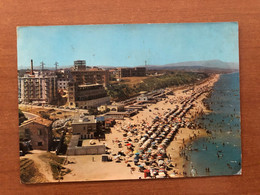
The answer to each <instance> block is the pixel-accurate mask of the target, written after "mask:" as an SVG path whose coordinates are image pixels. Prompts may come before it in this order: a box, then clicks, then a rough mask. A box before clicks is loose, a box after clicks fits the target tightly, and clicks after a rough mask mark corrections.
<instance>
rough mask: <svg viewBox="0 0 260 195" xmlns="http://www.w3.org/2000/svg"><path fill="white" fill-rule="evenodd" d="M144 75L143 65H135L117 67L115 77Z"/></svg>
mask: <svg viewBox="0 0 260 195" xmlns="http://www.w3.org/2000/svg"><path fill="white" fill-rule="evenodd" d="M141 76H146V68H145V67H135V68H117V71H116V77H117V78H122V77H141Z"/></svg>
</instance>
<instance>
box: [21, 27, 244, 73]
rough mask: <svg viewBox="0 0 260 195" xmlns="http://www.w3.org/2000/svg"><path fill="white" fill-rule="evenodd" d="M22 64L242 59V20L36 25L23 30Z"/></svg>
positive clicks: (154, 63) (50, 65)
mask: <svg viewBox="0 0 260 195" xmlns="http://www.w3.org/2000/svg"><path fill="white" fill-rule="evenodd" d="M17 50H18V68H19V69H21V68H29V67H30V60H31V59H33V60H34V65H35V66H36V67H37V66H39V65H40V62H41V61H43V62H44V63H45V64H46V67H54V65H53V64H54V63H55V62H56V61H57V62H58V63H59V67H62V66H69V65H73V61H74V60H78V59H82V60H86V62H87V65H89V66H98V65H102V66H129V67H134V66H139V65H144V64H145V61H147V64H150V65H164V64H170V63H176V62H185V61H202V60H215V59H217V60H222V61H225V62H235V63H238V61H239V57H238V24H237V23H236V22H224V23H186V24H185V23H183V24H117V25H72V26H31V27H18V29H17Z"/></svg>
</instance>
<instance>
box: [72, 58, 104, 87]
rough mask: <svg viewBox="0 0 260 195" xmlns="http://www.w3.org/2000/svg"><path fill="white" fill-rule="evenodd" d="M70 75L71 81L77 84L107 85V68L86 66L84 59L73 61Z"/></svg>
mask: <svg viewBox="0 0 260 195" xmlns="http://www.w3.org/2000/svg"><path fill="white" fill-rule="evenodd" d="M71 76H72V80H73V82H75V83H78V84H102V85H103V86H107V85H108V82H109V71H108V70H103V69H101V68H97V67H94V68H90V67H87V66H86V61H85V60H77V61H74V67H73V68H72V70H71Z"/></svg>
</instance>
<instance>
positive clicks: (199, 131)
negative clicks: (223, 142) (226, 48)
mask: <svg viewBox="0 0 260 195" xmlns="http://www.w3.org/2000/svg"><path fill="white" fill-rule="evenodd" d="M216 76H217V78H216V80H215V81H214V82H213V83H212V86H211V91H210V92H208V93H205V94H203V95H202V96H201V97H199V98H198V99H197V102H199V105H198V104H196V106H195V108H193V109H191V110H190V111H191V112H195V113H196V110H198V108H201V111H202V112H201V113H199V114H198V115H196V116H195V117H194V118H193V119H192V120H191V122H194V121H195V120H196V119H197V118H198V117H200V116H202V115H203V114H209V113H210V112H212V111H211V110H210V109H208V107H207V105H205V103H204V100H205V99H207V98H209V96H210V95H211V93H212V88H213V87H214V85H215V83H216V82H217V81H218V80H219V77H220V75H219V74H217V75H216ZM209 80H210V78H208V79H206V81H203V82H201V83H200V84H197V85H201V84H204V83H206V82H207V81H209ZM197 85H196V86H197ZM190 116H194V113H193V114H190ZM206 131H207V130H206V129H203V128H196V129H189V128H188V127H185V128H180V129H179V132H181V133H179V132H178V133H177V134H176V138H177V139H176V140H175V141H172V142H171V144H170V145H169V146H168V148H167V149H166V150H167V153H169V154H170V155H171V156H173V159H174V160H175V161H176V163H177V167H176V168H174V169H173V171H172V172H174V171H175V173H176V175H177V177H185V176H187V172H188V171H189V167H188V166H187V165H189V164H190V163H191V161H190V159H188V160H187V159H186V155H185V154H183V152H184V151H185V150H187V149H188V148H189V147H190V146H192V142H193V141H196V140H197V139H199V138H202V137H208V136H209V134H208V133H207V132H206ZM191 135H192V136H191ZM194 135H195V136H194ZM174 152H175V153H174ZM176 153H177V154H176ZM180 154H182V156H181V155H180ZM179 164H181V165H182V166H178V165H179Z"/></svg>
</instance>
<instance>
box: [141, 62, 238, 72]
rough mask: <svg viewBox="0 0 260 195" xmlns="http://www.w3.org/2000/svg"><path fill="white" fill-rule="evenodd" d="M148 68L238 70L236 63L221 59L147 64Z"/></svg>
mask: <svg viewBox="0 0 260 195" xmlns="http://www.w3.org/2000/svg"><path fill="white" fill-rule="evenodd" d="M146 67H147V68H148V69H153V70H160V69H161V70H162V69H167V70H174V69H181V70H182V69H185V70H186V69H189V70H198V69H225V70H226V69H229V70H238V64H236V63H233V62H223V61H221V60H208V61H189V62H178V63H172V64H165V65H147V66H146Z"/></svg>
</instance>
